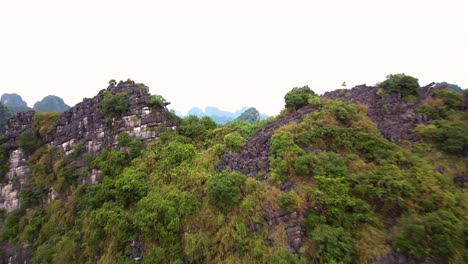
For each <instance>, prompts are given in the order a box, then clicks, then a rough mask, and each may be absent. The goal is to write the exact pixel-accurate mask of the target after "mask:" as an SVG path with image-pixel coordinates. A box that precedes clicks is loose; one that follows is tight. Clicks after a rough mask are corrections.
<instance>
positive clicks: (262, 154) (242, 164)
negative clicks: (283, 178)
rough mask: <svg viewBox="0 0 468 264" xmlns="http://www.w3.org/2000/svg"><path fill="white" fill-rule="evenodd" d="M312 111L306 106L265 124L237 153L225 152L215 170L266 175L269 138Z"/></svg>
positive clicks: (312, 108)
mask: <svg viewBox="0 0 468 264" xmlns="http://www.w3.org/2000/svg"><path fill="white" fill-rule="evenodd" d="M314 110H317V108H314V107H313V106H311V105H308V106H305V107H303V108H301V109H299V110H298V111H296V112H294V113H292V114H290V115H287V116H285V117H281V118H279V119H277V120H275V121H273V122H270V123H268V124H266V126H265V127H264V128H263V129H262V130H260V131H259V132H257V134H255V135H254V136H253V137H251V138H250V139H249V140H248V141H247V142H246V143H245V145H244V146H243V147H242V149H241V151H240V152H239V153H237V152H227V153H225V154H224V155H223V156H221V158H220V161H219V163H218V165H217V166H216V169H217V170H224V169H227V168H231V169H233V170H237V171H240V172H242V173H243V174H245V175H247V176H255V175H259V174H265V173H267V172H268V171H269V170H270V163H269V160H268V158H269V157H270V154H271V151H270V145H271V144H270V143H271V137H272V136H273V134H274V133H275V131H276V130H277V129H278V128H280V127H282V126H284V125H287V124H289V123H291V122H296V123H299V122H301V121H302V120H303V119H304V118H305V116H306V115H307V114H308V113H310V112H312V111H314Z"/></svg>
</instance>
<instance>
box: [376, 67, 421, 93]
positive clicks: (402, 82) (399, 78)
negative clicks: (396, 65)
mask: <svg viewBox="0 0 468 264" xmlns="http://www.w3.org/2000/svg"><path fill="white" fill-rule="evenodd" d="M381 87H382V88H383V89H384V90H385V91H386V92H388V93H397V94H400V95H401V97H402V98H406V99H412V98H414V99H415V98H416V97H418V94H419V89H420V88H421V87H420V86H419V83H418V79H416V78H414V77H412V76H409V75H405V74H404V73H399V74H390V75H388V76H387V79H386V80H385V81H384V82H383V83H382V84H381Z"/></svg>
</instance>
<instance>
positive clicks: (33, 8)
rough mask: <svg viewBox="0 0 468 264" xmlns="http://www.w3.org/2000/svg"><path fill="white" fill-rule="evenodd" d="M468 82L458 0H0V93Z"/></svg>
mask: <svg viewBox="0 0 468 264" xmlns="http://www.w3.org/2000/svg"><path fill="white" fill-rule="evenodd" d="M401 72H404V73H406V74H410V75H412V76H415V77H417V78H419V79H420V83H421V84H422V85H423V84H427V83H429V82H431V81H436V82H438V81H447V82H451V83H455V84H458V85H460V86H461V87H462V88H468V1H467V0H459V1H452V0H444V1H441V0H437V1H431V0H421V1H418V0H405V1H403V0H385V1H384V0H368V1H361V0H353V1H349V0H343V1H333V0H332V1H330V0H327V1H324V0H321V1H292V0H289V1H273V0H267V1H254V0H250V1H240V0H236V1H221V0H216V1H203V0H191V1H135V0H134V1H116V0H109V1H103V0H93V1H83V0H81V1H66V0H57V1H48V0H41V1H37V0H35V1H21V0H18V1H10V0H0V94H2V93H13V92H14V93H18V94H20V95H21V96H22V97H23V99H25V100H26V101H27V102H28V103H29V105H30V106H31V105H32V104H33V103H34V102H35V101H37V100H40V99H41V98H42V97H44V96H46V95H49V94H54V95H58V96H60V97H62V98H64V100H65V102H66V103H68V104H70V105H74V104H76V103H78V102H80V101H81V100H82V98H84V97H93V96H94V95H95V94H97V92H98V91H99V90H101V89H103V88H105V87H107V83H108V81H109V80H110V79H116V80H120V79H123V80H126V79H127V78H131V79H132V80H134V81H136V82H143V83H145V84H146V85H148V86H149V87H150V91H151V93H153V94H161V95H163V96H164V97H165V98H166V99H168V100H169V101H171V102H172V105H171V107H172V108H174V109H178V110H181V111H183V112H186V111H187V110H188V109H189V108H190V107H192V106H200V107H204V106H206V105H214V106H218V107H220V108H224V109H227V110H235V109H238V108H240V107H241V106H244V105H247V106H255V107H257V108H258V109H259V110H260V111H261V112H266V113H269V114H276V113H278V112H279V111H280V110H281V108H282V107H283V101H284V100H283V96H284V94H285V93H286V92H287V91H289V90H290V89H291V88H293V87H295V86H303V85H309V86H310V87H311V88H312V89H313V90H314V91H316V92H318V93H323V92H324V91H327V90H333V89H336V88H340V87H341V83H342V82H343V81H346V82H347V84H348V87H351V86H353V85H357V84H363V83H367V84H375V83H376V82H378V81H381V80H383V79H385V76H386V75H387V74H389V73H401Z"/></svg>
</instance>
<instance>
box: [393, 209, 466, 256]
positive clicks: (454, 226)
mask: <svg viewBox="0 0 468 264" xmlns="http://www.w3.org/2000/svg"><path fill="white" fill-rule="evenodd" d="M465 224H466V223H465ZM464 228H466V227H464V224H463V222H462V221H461V220H459V219H458V218H457V217H456V216H455V215H454V214H453V213H452V212H450V211H445V210H440V211H436V212H433V213H429V214H427V215H424V216H418V215H411V216H409V217H407V218H406V219H405V220H404V223H403V229H402V230H401V232H399V233H398V234H397V235H396V239H395V242H394V246H395V247H396V249H397V250H398V251H401V252H405V253H408V254H409V255H411V256H413V257H415V258H417V259H420V260H427V259H428V256H429V255H435V256H438V257H439V258H440V260H441V262H442V263H461V262H462V258H463V251H464V250H466V249H465V248H464V243H465V242H464V239H465V235H466V234H465V233H464ZM465 232H466V231H465ZM458 261H460V262H458Z"/></svg>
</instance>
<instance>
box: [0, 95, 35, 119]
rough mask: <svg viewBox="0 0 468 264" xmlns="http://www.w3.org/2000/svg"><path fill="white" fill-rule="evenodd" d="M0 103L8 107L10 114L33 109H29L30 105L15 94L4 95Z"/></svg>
mask: <svg viewBox="0 0 468 264" xmlns="http://www.w3.org/2000/svg"><path fill="white" fill-rule="evenodd" d="M0 103H2V104H3V105H4V106H6V107H8V109H9V110H10V112H11V113H13V114H15V113H18V112H23V111H26V110H30V109H31V108H29V107H28V104H27V103H26V102H25V101H23V98H21V96H19V95H18V94H15V93H12V94H7V93H5V94H3V95H2V97H1V98H0Z"/></svg>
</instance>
